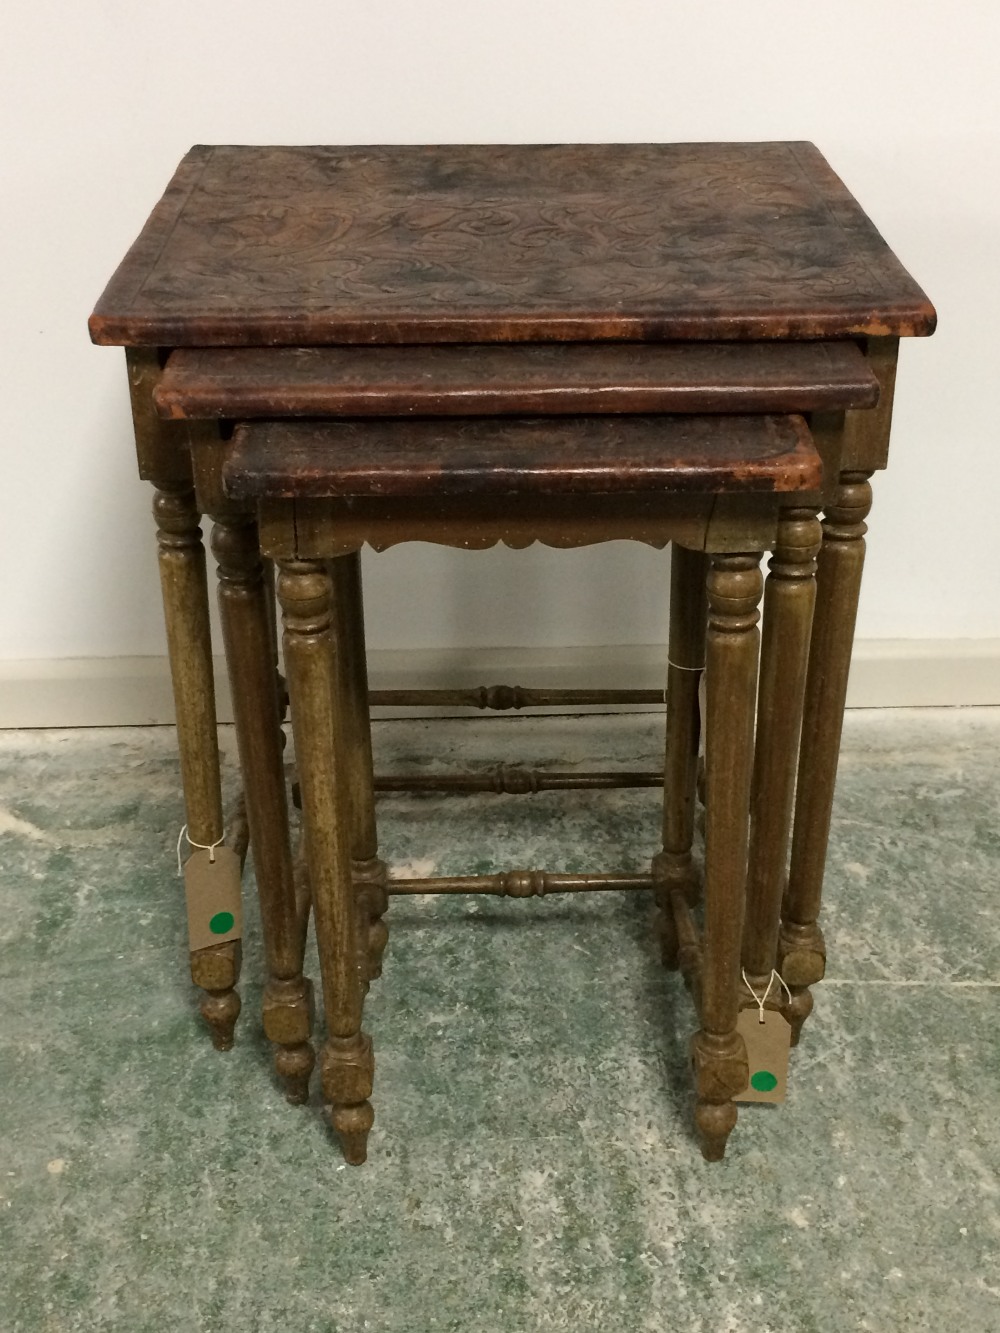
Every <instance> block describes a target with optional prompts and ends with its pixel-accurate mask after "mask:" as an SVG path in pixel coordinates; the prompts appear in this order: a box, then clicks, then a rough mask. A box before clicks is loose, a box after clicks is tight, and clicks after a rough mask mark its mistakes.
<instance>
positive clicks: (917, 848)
mask: <svg viewBox="0 0 1000 1333" xmlns="http://www.w3.org/2000/svg"><path fill="white" fill-rule="evenodd" d="M659 728H660V722H659V719H658V718H657V717H655V716H654V715H651V714H635V715H629V716H624V717H614V718H610V717H596V716H591V717H587V718H559V719H554V718H514V719H512V718H505V719H494V720H492V721H487V722H483V721H482V720H475V721H466V720H456V721H449V722H447V723H441V722H436V723H434V724H433V725H432V726H431V725H428V724H427V723H422V722H416V721H404V722H394V723H382V724H379V725H378V728H377V737H376V743H377V747H378V751H379V763H380V767H381V768H383V769H389V768H402V767H403V766H413V767H419V766H426V765H427V764H429V763H433V764H434V765H436V766H441V767H448V766H453V765H455V764H461V765H463V766H464V765H469V764H479V763H481V764H486V763H490V762H495V761H496V760H499V759H507V760H513V759H517V758H527V757H530V758H531V759H532V760H535V759H537V760H539V761H542V760H544V761H546V762H551V764H552V765H553V766H563V767H564V766H568V765H572V764H580V765H581V766H583V767H590V766H600V767H612V766H614V765H615V764H623V765H625V766H631V765H633V764H636V763H638V764H639V765H640V766H644V767H649V766H655V764H656V763H657V762H658V759H659V749H660V731H659ZM998 742H1000V712H994V711H988V710H970V711H964V712H961V711H955V712H930V711H924V712H914V713H907V712H896V713H892V714H877V713H855V714H852V715H850V716H849V719H848V723H847V731H846V741H845V754H844V761H843V765H842V780H841V784H840V789H839V795H838V801H837V810H836V818H835V825H834V837H833V847H832V851H831V858H830V867H829V875H828V892H827V909H826V914H825V925H826V931H827V939H828V943H829V946H830V968H829V977H828V979H827V981H826V982H825V983H824V984H823V985H822V986H821V987H820V988H818V995H817V1003H816V1012H815V1014H814V1015H813V1017H812V1019H811V1020H810V1023H809V1025H808V1026H807V1029H806V1033H805V1037H804V1040H803V1044H802V1046H801V1047H800V1048H799V1049H798V1050H797V1051H796V1052H795V1053H793V1064H792V1071H791V1078H790V1091H789V1099H788V1101H787V1103H786V1104H785V1105H784V1106H782V1107H780V1108H772V1107H748V1108H745V1109H744V1110H743V1111H742V1112H741V1115H740V1123H739V1125H738V1127H737V1129H736V1131H735V1133H734V1134H733V1137H732V1139H731V1141H730V1148H729V1155H728V1157H727V1159H726V1161H725V1162H724V1163H722V1164H721V1165H715V1166H709V1165H707V1164H706V1163H704V1162H703V1161H702V1160H701V1158H700V1156H699V1153H698V1149H697V1147H696V1145H695V1143H694V1141H693V1138H692V1135H691V1132H690V1130H689V1118H690V1092H689V1081H688V1074H687V1068H686V1055H685V1042H686V1039H687V1036H688V1034H689V1032H690V1031H691V1029H692V1026H693V1015H692V1011H691V1007H690V1002H689V1000H688V997H687V996H686V994H685V993H684V990H683V987H682V985H681V983H680V981H679V979H678V978H677V976H676V975H666V974H664V973H663V972H662V970H661V969H660V967H659V965H658V963H657V961H656V957H655V952H654V949H653V945H652V940H651V937H650V932H649V904H648V902H647V901H646V896H645V895H643V894H638V895H593V896H590V897H587V898H576V899H572V900H570V899H558V898H551V899H547V900H544V901H540V902H536V901H532V902H502V901H498V900H494V899H481V900H478V901H477V900H474V899H455V900H451V901H447V900H440V899H438V900H430V899H427V898H416V899H413V900H409V901H407V900H400V899H397V900H396V901H394V903H393V905H392V908H391V911H390V920H389V924H390V929H391V940H390V944H389V949H388V952H387V956H386V967H385V974H384V977H383V979H382V980H381V981H380V982H378V983H376V984H375V986H374V987H373V989H372V993H371V996H370V998H369V1003H368V1006H367V1014H366V1026H367V1028H368V1030H369V1031H370V1032H371V1033H372V1034H373V1036H374V1039H375V1048H376V1059H377V1073H376V1088H375V1098H374V1100H375V1105H376V1122H375V1128H374V1130H373V1132H372V1136H371V1143H370V1158H369V1162H368V1164H367V1165H366V1166H365V1167H362V1168H347V1167H344V1165H343V1163H342V1161H341V1159H340V1157H339V1155H338V1153H337V1151H336V1150H335V1148H334V1147H333V1146H332V1145H331V1142H330V1140H329V1138H328V1134H327V1131H326V1130H325V1128H324V1125H323V1123H322V1120H321V1114H320V1108H319V1105H318V1103H317V1102H316V1101H315V1100H314V1102H313V1104H312V1105H311V1106H308V1107H301V1108H292V1107H289V1106H287V1105H285V1103H284V1101H283V1100H282V1097H281V1095H280V1093H279V1092H278V1090H277V1089H276V1087H275V1085H274V1083H273V1081H272V1079H271V1077H270V1072H269V1054H268V1051H267V1049H266V1045H265V1043H264V1042H263V1040H262V1037H261V1032H260V1024H259V1021H258V1011H259V1001H260V990H261V977H262V963H261V949H260V937H259V928H258V924H257V919H256V915H255V912H254V910H253V906H252V892H248V894H247V899H248V903H249V904H250V906H249V911H248V923H247V941H246V962H245V965H244V981H243V983H242V986H241V990H242V994H243V999H244V1014H243V1018H242V1019H241V1022H240V1026H239V1028H238V1031H237V1042H236V1047H235V1049H234V1050H233V1051H232V1052H230V1053H229V1054H224V1055H223V1054H218V1053H216V1052H214V1051H213V1050H212V1049H211V1048H210V1046H209V1043H208V1040H207V1038H206V1036H205V1034H204V1032H203V1030H202V1028H201V1026H200V1022H199V1020H198V1018H197V1014H196V1008H195V1004H194V1000H193V996H192V993H191V990H190V987H189V985H188V983H187V980H186V959H185V927H184V921H183V908H182V895H181V891H180V884H179V881H178V880H177V878H176V867H175V863H174V845H175V842H176V838H177V832H178V828H179V825H180V823H181V821H182V813H181V804H180V800H179V796H178V787H177V768H176V763H175V757H174V752H173V735H172V732H171V731H170V730H168V729H148V730H116V731H80V732H47V733H30V734H29V733H6V734H5V735H3V736H2V737H0V1131H2V1140H0V1333H20V1331H21V1330H24V1331H27V1330H32V1333H34V1330H47V1331H52V1333H55V1331H59V1333H62V1330H71V1329H72V1330H77V1329H79V1330H104V1329H121V1330H127V1331H128V1333H145V1331H146V1330H149V1331H150V1333H164V1331H166V1330H170V1331H171V1333H173V1331H175V1330H199V1331H200V1330H206V1331H208V1333H214V1331H216V1330H218V1331H219V1333H222V1331H223V1330H226V1331H227V1333H228V1330H233V1333H257V1331H258V1330H259V1331H260V1333H264V1331H265V1330H266V1331H270V1330H276V1331H277V1330H281V1331H282V1333H286V1331H287V1333H306V1331H307V1330H315V1331H316V1333H333V1331H334V1330H337V1333H354V1331H355V1330H363V1329H371V1330H386V1331H395V1330H414V1331H415V1333H422V1331H423V1330H457V1331H460V1333H466V1330H488V1331H490V1333H492V1331H493V1330H498V1331H500V1330H503V1331H507V1330H510V1331H511V1333H515V1331H516V1333H520V1331H521V1330H524V1331H525V1333H529V1331H530V1333H536V1331H538V1330H564V1329H565V1330H574V1333H582V1331H583V1330H600V1333H618V1331H619V1330H654V1329H655V1330H661V1329H670V1330H677V1333H688V1331H690V1333H700V1331H703V1333H744V1330H745V1331H746V1333H834V1331H838V1333H839V1330H859V1329H865V1330H873V1331H874V1333H895V1330H901V1329H906V1330H910V1329H913V1330H918V1329H928V1330H930V1329H933V1330H940V1329H943V1328H955V1329H960V1330H963V1333H995V1331H996V1330H998V1329H1000V1130H998V1128H997V1123H998V1108H1000V1002H998V1001H1000V910H998V906H997V904H998V893H1000V745H998ZM225 745H226V754H227V775H228V781H229V784H230V786H232V784H233V782H234V779H235V763H234V759H233V747H232V738H231V736H229V735H227V736H226V737H225ZM656 805H657V802H656V796H655V793H653V792H649V791H645V792H619V793H593V794H574V793H553V794H550V795H544V796H535V797H527V798H524V797H509V798H508V797H503V798H499V797H474V798H463V797H448V798H436V797H425V798H415V797H391V798H387V799H386V800H385V801H384V802H383V805H382V843H383V848H384V851H385V853H386V854H387V855H388V856H389V857H390V858H391V860H392V861H393V862H395V863H397V864H398V863H401V862H409V863H410V864H411V865H412V866H413V868H414V873H428V872H430V870H431V868H432V867H436V868H437V870H438V872H439V873H457V872H459V871H462V870H470V869H475V870H486V869H492V868H513V867H518V866H521V867H524V866H541V867H545V868H549V869H560V868H562V869H567V870H575V869H598V868H605V869H615V868H619V869H628V868H630V867H636V868H638V867H642V866H644V865H645V864H646V863H647V862H648V858H649V856H650V854H651V853H652V852H653V851H654V850H655V848H656V842H657V831H658V830H657V809H656ZM310 968H311V969H312V974H313V975H315V974H316V967H315V959H314V958H311V960H310Z"/></svg>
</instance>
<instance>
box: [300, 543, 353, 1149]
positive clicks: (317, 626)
mask: <svg viewBox="0 0 1000 1333" xmlns="http://www.w3.org/2000/svg"><path fill="white" fill-rule="evenodd" d="M331 587H332V585H331V580H330V575H329V573H328V572H327V570H326V568H325V567H324V565H323V564H321V563H319V562H315V561H295V560H293V561H282V562H281V564H280V567H279V575H278V599H279V601H280V602H281V608H282V611H283V613H284V628H285V633H284V646H285V669H286V671H287V673H288V693H289V698H290V700H291V712H292V732H293V735H294V737H295V754H296V759H297V762H298V769H299V783H300V787H301V792H302V822H303V830H304V834H305V840H306V855H307V858H308V862H309V877H310V881H311V884H312V899H313V913H314V917H315V921H316V937H317V941H318V944H319V954H320V969H321V971H322V976H323V1010H324V1014H325V1016H326V1026H327V1038H326V1042H325V1044H324V1046H323V1051H322V1054H321V1057H320V1068H321V1072H322V1080H323V1093H324V1096H325V1098H326V1100H327V1102H328V1103H329V1104H330V1108H331V1109H330V1117H331V1121H332V1123H333V1128H334V1130H335V1131H336V1133H337V1135H338V1137H339V1138H340V1142H341V1146H342V1148H343V1152H344V1157H345V1158H346V1159H347V1161H348V1162H351V1163H360V1162H363V1161H364V1160H365V1157H366V1155H367V1142H368V1131H369V1130H370V1129H371V1126H372V1121H373V1119H374V1112H373V1110H372V1105H371V1102H370V1101H369V1100H368V1099H369V1097H370V1096H371V1091H372V1082H373V1078H374V1073H375V1061H374V1056H373V1053H372V1043H371V1038H370V1037H368V1036H367V1035H366V1034H365V1033H364V1032H362V1030H361V1017H362V1007H363V1003H364V992H363V989H362V975H361V969H360V966H359V954H358V944H357V912H356V904H355V900H354V886H353V882H352V877H351V847H350V832H349V827H348V825H349V815H348V800H347V791H346V769H345V766H344V763H343V743H342V738H341V728H340V718H339V716H338V713H339V709H338V708H337V705H336V700H337V696H338V693H339V691H338V687H337V662H336V650H335V641H334V635H333V633H332V632H331V607H330V600H331Z"/></svg>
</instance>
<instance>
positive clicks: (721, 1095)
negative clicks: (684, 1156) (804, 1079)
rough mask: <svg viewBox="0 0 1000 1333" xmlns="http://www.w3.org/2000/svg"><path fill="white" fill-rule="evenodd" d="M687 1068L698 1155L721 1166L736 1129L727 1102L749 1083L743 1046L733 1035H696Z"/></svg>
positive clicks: (734, 1115) (732, 1106) (732, 1105)
mask: <svg viewBox="0 0 1000 1333" xmlns="http://www.w3.org/2000/svg"><path fill="white" fill-rule="evenodd" d="M691 1064H692V1067H693V1071H694V1086H695V1092H696V1094H697V1098H698V1101H697V1104H696V1106H695V1112H694V1124H695V1129H696V1130H697V1132H698V1138H699V1140H700V1143H701V1153H702V1156H703V1157H704V1158H705V1161H706V1162H721V1161H722V1158H723V1157H724V1156H725V1152H726V1142H727V1140H728V1139H729V1135H730V1134H731V1133H732V1131H733V1129H734V1128H735V1126H736V1119H737V1110H736V1105H735V1103H734V1102H733V1101H732V1100H731V1098H733V1097H735V1096H736V1094H737V1093H739V1092H742V1091H743V1089H744V1088H745V1087H746V1086H747V1084H748V1083H749V1082H750V1066H749V1063H748V1061H747V1049H746V1044H745V1043H744V1041H743V1038H742V1037H741V1036H740V1035H739V1034H738V1033H736V1032H733V1033H731V1034H727V1035H726V1036H721V1037H717V1036H713V1035H712V1034H711V1033H708V1032H705V1031H701V1032H698V1033H696V1034H695V1036H694V1037H693V1038H692V1040H691Z"/></svg>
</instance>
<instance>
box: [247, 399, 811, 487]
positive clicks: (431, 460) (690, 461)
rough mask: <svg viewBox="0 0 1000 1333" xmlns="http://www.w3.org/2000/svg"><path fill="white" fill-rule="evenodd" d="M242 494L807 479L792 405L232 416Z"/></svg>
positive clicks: (806, 443)
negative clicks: (527, 413) (522, 414)
mask: <svg viewBox="0 0 1000 1333" xmlns="http://www.w3.org/2000/svg"><path fill="white" fill-rule="evenodd" d="M224 479H225V485H226V489H227V492H228V494H229V495H231V496H234V497H239V498H241V499H248V498H255V497H258V496H267V497H268V498H269V499H275V498H278V497H281V498H286V499H287V498H295V499H299V498H308V497H313V498H334V497H344V496H354V497H377V498H380V499H385V498H389V497H396V498H401V497H410V498H414V497H422V496H435V497H441V496H488V495H494V496H496V495H548V496H553V495H560V494H576V495H580V494H591V495H608V494H635V493H637V492H650V491H653V492H658V493H667V492H670V493H688V494H691V493H706V492H718V491H721V490H726V491H729V492H744V493H755V494H759V493H788V492H795V491H816V490H818V489H819V487H820V485H821V482H822V463H821V460H820V457H819V454H818V453H817V452H816V449H815V447H814V446H813V443H812V439H811V437H810V434H809V430H808V427H807V426H806V424H805V422H804V421H803V419H802V418H801V417H799V416H794V415H789V416H781V417H778V416H732V417H702V416H655V417H654V416H631V417H610V416H606V417H562V418H555V417H537V418H528V419H522V418H518V419H515V420H504V419H496V418H486V417H482V418H457V419H453V420H448V421H440V420H421V421H334V422H324V421H292V422H285V421H277V422H270V421H269V422H257V423H244V424H242V425H240V426H238V427H237V429H236V431H235V434H234V436H233V439H232V443H231V447H230V452H229V456H228V458H227V460H226V463H225V467H224Z"/></svg>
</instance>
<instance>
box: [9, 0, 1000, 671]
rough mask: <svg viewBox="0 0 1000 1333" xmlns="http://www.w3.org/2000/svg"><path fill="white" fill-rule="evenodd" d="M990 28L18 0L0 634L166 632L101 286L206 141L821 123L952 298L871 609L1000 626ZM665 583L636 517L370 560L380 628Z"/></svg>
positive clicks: (440, 633)
mask: <svg viewBox="0 0 1000 1333" xmlns="http://www.w3.org/2000/svg"><path fill="white" fill-rule="evenodd" d="M998 50H1000V4H997V3H996V0H967V2H966V3H965V4H963V5H961V6H960V7H957V8H956V7H954V6H948V5H944V4H941V3H940V0H879V3H872V2H871V0H839V2H838V3H836V4H832V5H825V6H822V7H821V6H816V5H810V4H804V3H802V0H752V3H747V0H739V2H738V3H736V2H734V3H718V2H716V3H712V0H699V2H697V3H696V2H694V0H685V2H684V3H670V0H615V2H614V3H612V2H611V0H493V3H483V0H479V3H469V0H450V2H449V0H350V2H347V0H285V3H283V4H280V5H275V4H273V3H270V2H269V0H268V2H265V0H212V2H211V3H207V2H206V0H170V3H166V4H159V5H148V4H146V5H139V4H135V3H126V0H87V3H86V4H78V3H70V0H64V2H60V0H31V2H30V3H28V0H13V2H12V0H7V4H6V6H5V9H4V23H3V39H2V46H0V98H2V99H3V101H2V108H0V164H2V188H3V194H2V201H3V207H2V215H0V216H2V219H3V221H2V228H3V235H2V244H0V268H2V284H0V292H2V315H3V318H2V325H0V339H2V347H0V351H2V358H3V361H2V364H3V371H4V374H3V384H4V389H3V393H2V395H0V430H2V433H0V440H2V449H3V455H2V457H3V470H2V476H3V480H4V487H5V496H4V508H3V526H2V534H3V535H2V554H3V559H4V577H3V579H2V581H0V658H5V659H21V658H35V659H37V658H60V657H90V656H105V657H106V656H117V655H133V656H134V655H143V654H159V653H162V651H163V637H162V630H161V626H160V618H159V607H158V591H157V586H156V578H155V568H154V560H153V556H152V547H151V527H150V523H149V520H148V504H149V495H148V492H147V488H146V487H144V486H142V485H141V484H140V483H139V482H138V481H137V480H136V479H135V468H134V458H133V455H132V449H131V441H130V434H129V423H128V411H127V402H126V393H125V378H124V368H123V357H122V353H121V352H120V351H118V350H117V349H108V348H95V347H92V346H91V345H90V343H89V342H88V339H87V333H86V318H87V315H88V313H89V311H90V308H91V306H92V304H93V302H94V301H95V299H96V297H97V296H98V294H99V292H100V291H101V289H102V287H103V285H104V283H105V281H106V279H107V278H108V277H109V276H110V274H111V271H112V270H113V268H114V267H115V265H116V264H117V262H118V260H119V259H120V258H121V256H122V254H123V253H124V251H125V249H126V247H127V246H128V245H129V243H130V242H131V241H132V239H133V237H134V236H135V234H136V232H137V231H138V229H139V227H140V226H141V224H142V222H143V220H144V219H145V217H146V214H147V212H148V211H149V209H150V207H151V206H152V205H153V203H154V202H155V201H156V199H157V198H158V197H159V194H160V192H161V190H162V187H163V186H164V184H165V183H166V181H167V179H168V177H169V176H170V174H171V172H172V170H173V168H174V166H175V164H176V162H177V160H178V159H179V158H180V157H181V155H182V154H183V152H184V151H185V150H186V149H187V148H188V146H189V145H190V144H192V143H195V142H202V143H211V142H222V143H227V142H228V143H234V142H235V143H255V142H257V143H324V142H325V143H337V142H345V143H350V142H369V143H375V142H405V141H412V142H421V141H424V142H427V141H430V142H433V141H463V140H466V141H470V140H471V141H531V140H536V141H537V140H541V141H587V140H624V141H627V140H674V139H678V140H684V139H757V138H760V139H769V138H774V139H780V138H795V139H799V138H805V139H812V140H814V141H815V142H816V143H817V144H819V145H820V147H821V148H822V150H823V151H824V152H825V153H826V155H827V156H828V157H829V158H830V160H831V162H832V163H833V165H834V167H835V168H836V169H837V170H838V171H839V172H840V174H841V175H842V176H843V177H844V179H845V180H846V182H847V184H848V185H849V186H850V188H851V189H852V190H853V191H854V192H855V193H856V195H857V196H858V197H859V198H860V199H861V200H862V202H863V203H864V205H865V206H866V208H867V209H868V211H869V212H870V213H871V215H872V217H873V218H874V219H875V221H876V223H877V224H878V226H879V227H880V229H881V230H882V232H883V233H884V235H885V236H886V238H887V239H888V241H889V243H890V244H891V245H892V246H893V248H894V249H895V250H896V252H897V253H898V254H899V256H900V257H901V258H902V260H903V262H904V263H905V264H906V265H907V266H908V267H909V268H910V269H911V271H912V272H913V274H914V276H915V277H916V278H917V280H918V281H919V282H920V283H921V284H922V285H923V286H924V287H925V289H926V290H927V292H928V293H929V295H930V296H931V298H932V300H934V301H935V303H936V304H937V306H938V311H939V315H940V332H939V333H938V334H937V335H936V336H935V337H934V338H933V339H930V340H925V341H913V342H910V343H907V344H906V345H905V346H904V348H903V353H902V358H901V368H900V380H899V391H898V397H897V404H898V405H897V417H896V429H895V437H894V455H893V461H892V467H891V470H890V472H889V474H888V476H887V477H885V478H879V479H877V489H876V508H875V510H874V514H873V520H872V534H871V544H870V565H869V570H868V578H867V581H866V590H865V595H864V604H863V608H862V616H861V624H860V634H861V635H863V636H867V637H869V638H896V639H907V638H919V639H935V638H940V639H947V638H962V637H964V638H985V637H997V636H1000V598H998V597H997V595H996V577H995V574H994V570H995V569H996V566H997V558H998V555H1000V550H998V537H997V532H998V527H1000V525H998V523H997V521H996V519H995V517H994V514H995V506H996V497H997V496H998V494H1000V444H998V441H997V438H996V434H997V432H996V410H995V406H994V397H995V395H994V392H993V387H994V384H995V381H996V377H997V369H996V366H995V360H994V358H995V347H996V344H997V338H996V320H997V318H998V316H1000V263H998V252H1000V245H998V240H1000V151H998V148H1000V116H998V103H1000V75H998V66H997V53H998ZM431 592H433V594H434V595H433V597H432V596H430V595H429V594H430V593H431ZM663 593H664V557H663V556H662V555H661V554H659V553H655V552H650V551H646V550H644V549H640V548H633V547H630V546H625V545H620V546H616V547H614V548H610V549H609V548H605V549H601V550H597V551H588V552H580V553H574V554H570V555H567V554H563V553H556V552H549V551H540V550H534V551H531V552H528V553H523V554H515V553H511V552H490V553H484V554H477V555H475V556H463V555H459V554H458V553H454V552H447V551H441V550H436V549H430V548H412V547H411V548H406V550H405V553H399V552H396V553H389V554H388V555H385V556H380V557H377V558H376V559H374V560H371V561H369V593H368V605H369V628H370V636H371V640H372V642H373V644H375V645H380V646H383V647H395V648H405V647H408V646H413V647H424V648H426V647H431V646H435V645H439V646H448V645H474V644H480V645H482V644H504V645H512V646H516V645H540V644H549V645H559V644H605V643H614V642H623V643H650V642H655V641H657V640H659V639H661V638H662V636H663V634H664V630H665V624H664V607H663Z"/></svg>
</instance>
